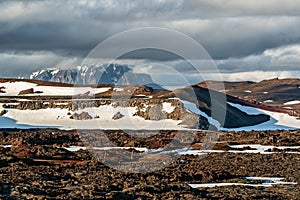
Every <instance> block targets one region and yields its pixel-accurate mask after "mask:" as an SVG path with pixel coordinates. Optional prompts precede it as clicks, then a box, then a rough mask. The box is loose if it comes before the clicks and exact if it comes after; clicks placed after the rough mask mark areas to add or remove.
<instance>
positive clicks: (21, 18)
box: [0, 0, 300, 74]
mask: <svg viewBox="0 0 300 200" xmlns="http://www.w3.org/2000/svg"><path fill="white" fill-rule="evenodd" d="M147 26H156V27H168V28H171V29H174V30H177V31H180V32H182V33H185V34H187V35H188V36H190V37H192V38H193V39H195V40H196V41H197V42H199V43H200V44H201V45H203V47H204V48H205V49H206V50H207V51H208V53H209V54H210V55H211V56H212V58H213V59H216V60H222V62H221V61H220V63H219V67H220V68H221V70H223V71H227V72H230V71H243V70H246V69H251V68H258V66H259V67H262V66H264V69H266V70H268V68H272V69H273V68H275V69H283V68H288V69H296V68H297V65H296V64H295V62H296V61H297V59H296V57H297V56H289V55H293V53H292V52H286V54H287V56H285V58H286V59H285V60H284V61H283V60H281V61H278V59H277V60H276V59H275V60H274V59H273V60H269V59H270V58H269V57H266V56H265V55H263V52H265V51H266V50H267V49H274V48H280V47H282V46H286V45H293V44H298V43H300V28H299V27H300V2H299V1H294V0H286V1H284V2H282V1H279V0H264V1H240V0H232V1H228V0H218V1H212V0H200V1H195V0H177V1H168V0H153V1H148V0H137V1H133V0H98V1H97V0H87V1H85V0H80V1H79V0H66V1H58V0H46V1H38V0H28V1H11V0H2V1H1V2H0V44H1V45H0V68H1V69H5V70H6V71H5V70H4V71H3V73H4V74H14V73H15V72H13V70H14V71H18V72H22V73H25V71H29V69H30V70H31V69H33V68H34V69H36V68H37V67H30V66H39V65H44V66H47V67H48V66H54V65H57V64H59V63H61V62H65V61H66V60H67V63H69V62H68V61H69V60H73V59H74V58H76V59H77V60H80V59H82V58H84V57H85V56H86V55H87V54H88V53H89V52H90V51H91V50H92V49H93V48H94V47H95V46H96V45H97V44H98V43H99V42H101V41H103V40H105V39H106V38H108V37H109V36H111V35H113V34H116V33H119V32H121V31H124V30H128V29H131V28H139V27H147ZM168 39H169V38H168V37H166V38H160V40H162V41H164V40H168ZM137 40H143V36H139V37H137ZM174 42H176V43H178V42H180V41H174ZM118 45H130V44H126V42H125V43H124V44H116V45H115V46H112V47H111V48H110V49H107V52H113V51H114V49H115V48H118ZM8 51H9V52H13V53H11V54H14V55H17V56H15V57H14V59H15V60H13V59H8V58H7V57H6V58H4V57H1V55H4V54H5V53H6V52H8ZM186 51H189V50H188V49H187V50H186ZM35 52H49V53H50V54H52V55H53V56H52V57H49V56H45V55H44V60H37V59H36V57H34V56H33V57H30V56H28V57H26V56H25V57H26V59H25V57H24V56H20V55H30V54H34V53H35ZM253 55H254V56H253ZM255 55H256V56H255ZM260 55H261V56H260ZM122 58H126V59H150V60H158V61H164V62H165V61H167V60H176V59H178V56H176V55H173V54H172V52H170V53H166V52H164V53H161V52H159V51H151V50H144V51H136V52H131V53H128V54H127V55H124V56H123V57H122ZM194 59H197V57H195V58H194ZM77 62H78V61H77ZM218 62H219V61H218ZM270 63H271V64H270ZM7 66H10V67H9V68H8V67H7ZM241 66H243V69H241ZM175 67H177V68H178V70H186V71H187V72H188V71H190V70H191V71H192V69H191V68H190V67H189V66H188V65H176V66H175ZM12 69H13V70H12ZM15 69H18V70H15Z"/></svg>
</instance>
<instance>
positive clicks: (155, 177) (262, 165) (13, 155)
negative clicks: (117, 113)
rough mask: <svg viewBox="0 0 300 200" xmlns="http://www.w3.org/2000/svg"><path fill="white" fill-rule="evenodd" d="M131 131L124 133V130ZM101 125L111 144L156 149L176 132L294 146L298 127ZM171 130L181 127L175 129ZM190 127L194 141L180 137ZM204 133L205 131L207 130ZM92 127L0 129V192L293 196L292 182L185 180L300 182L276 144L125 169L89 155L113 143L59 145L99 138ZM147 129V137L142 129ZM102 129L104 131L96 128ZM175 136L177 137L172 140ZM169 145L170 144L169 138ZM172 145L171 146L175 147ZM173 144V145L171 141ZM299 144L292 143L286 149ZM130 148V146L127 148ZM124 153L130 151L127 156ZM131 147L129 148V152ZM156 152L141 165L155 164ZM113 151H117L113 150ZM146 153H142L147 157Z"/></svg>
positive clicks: (221, 144)
mask: <svg viewBox="0 0 300 200" xmlns="http://www.w3.org/2000/svg"><path fill="white" fill-rule="evenodd" d="M129 133H130V134H129ZM139 134H140V135H141V134H142V135H143V137H135V136H134V133H132V132H129V131H128V132H127V133H124V131H105V132H104V135H105V136H106V137H107V138H109V139H110V141H112V142H113V143H114V144H115V145H117V146H126V147H147V148H151V149H158V148H161V147H163V146H164V145H166V144H167V143H170V142H171V141H174V138H175V140H178V141H181V142H182V145H183V146H180V147H193V148H194V149H197V148H200V149H201V148H203V145H206V144H208V143H209V144H210V143H212V142H214V141H212V140H207V138H216V136H218V138H219V140H218V143H217V144H216V145H215V146H214V149H215V150H224V151H227V150H230V149H231V148H230V147H229V146H228V145H231V144H263V145H276V146H277V145H278V146H283V145H284V146H300V144H299V143H300V131H299V130H298V131H265V132H222V133H220V134H218V135H216V134H214V133H207V132H193V133H187V132H181V133H178V132H177V131H161V132H159V133H155V132H151V131H144V132H140V133H139ZM178 134H181V135H180V137H176V136H178ZM190 134H192V135H193V137H194V141H193V143H192V144H191V143H188V142H187V141H186V140H185V138H186V137H187V135H188V136H190ZM208 135H209V136H210V137H207V136H208ZM96 136H97V134H96V132H95V131H61V130H56V129H40V130H15V129H12V130H8V129H7V130H0V145H12V146H10V147H0V154H1V156H0V198H1V199H212V198H215V199H228V198H234V199H300V197H299V194H300V186H299V184H288V185H273V186H270V187H257V186H255V187H253V186H241V185H238V186H226V187H213V188H192V187H190V186H189V185H188V184H191V183H193V184H195V183H198V184H201V183H237V182H238V183H247V184H258V183H262V181H247V180H246V179H245V178H244V177H249V176H251V177H282V178H284V180H282V181H284V182H294V183H299V182H300V178H299V177H300V154H297V153H294V154H291V153H289V152H288V151H284V150H282V151H278V152H276V153H273V154H249V153H229V152H225V153H209V154H206V155H205V156H199V155H182V156H181V157H180V158H178V159H176V160H175V161H174V162H172V163H170V164H169V165H166V166H165V167H164V168H161V169H158V170H156V171H152V172H149V173H128V172H122V171H119V170H116V169H113V168H110V167H108V166H106V165H105V164H104V163H103V160H101V159H96V157H95V155H99V156H100V157H101V158H102V156H104V155H105V156H107V159H111V157H109V155H112V154H114V153H116V152H115V150H113V149H111V150H105V151H104V150H98V151H96V150H79V151H75V152H71V151H68V150H66V149H64V148H61V147H68V146H71V145H76V146H83V145H86V144H87V141H88V144H89V145H91V146H94V145H97V144H98V145H99V144H101V142H100V141H101V139H99V137H97V138H95V137H96ZM147 136H148V137H147ZM103 137H104V136H103ZM176 144H178V143H176ZM175 146H176V145H175ZM175 146H173V147H172V148H175ZM177 147H178V146H177ZM170 148H171V147H170ZM293 151H296V152H297V151H299V149H296V150H293ZM132 152H134V153H135V154H133V153H132ZM128 155H129V156H128V157H126V158H124V159H123V160H122V161H123V167H124V168H126V167H129V168H130V167H132V162H134V163H136V164H139V163H142V162H144V161H145V160H143V156H144V154H143V153H142V152H138V151H137V150H133V149H129V150H128ZM130 155H131V156H130ZM132 155H134V156H132ZM157 156H158V154H155V157H156V159H153V160H152V161H153V163H150V164H149V165H148V167H149V166H150V167H152V166H154V165H155V164H158V163H157V162H159V161H158V157H159V156H158V157H157ZM114 158H115V159H116V157H114ZM148 161H149V160H148Z"/></svg>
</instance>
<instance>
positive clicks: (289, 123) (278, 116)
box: [222, 102, 300, 131]
mask: <svg viewBox="0 0 300 200" xmlns="http://www.w3.org/2000/svg"><path fill="white" fill-rule="evenodd" d="M228 104H229V105H231V106H233V107H236V108H238V109H240V110H241V111H243V112H245V113H247V114H250V115H256V114H265V115H269V116H270V117H271V119H270V120H269V121H267V122H265V123H262V124H258V125H255V126H247V127H241V128H233V129H225V128H223V129H222V130H224V131H251V130H257V131H262V130H294V129H299V128H300V120H299V119H297V118H296V117H293V116H290V115H288V114H285V113H279V112H271V111H267V110H262V109H258V108H254V107H250V106H243V105H240V104H235V103H230V102H229V103H228Z"/></svg>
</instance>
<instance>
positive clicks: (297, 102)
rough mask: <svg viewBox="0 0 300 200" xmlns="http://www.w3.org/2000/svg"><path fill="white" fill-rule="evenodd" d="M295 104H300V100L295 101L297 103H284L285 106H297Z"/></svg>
mask: <svg viewBox="0 0 300 200" xmlns="http://www.w3.org/2000/svg"><path fill="white" fill-rule="evenodd" d="M295 104H300V101H299V100H295V101H289V102H286V103H284V104H283V105H286V106H288V105H295Z"/></svg>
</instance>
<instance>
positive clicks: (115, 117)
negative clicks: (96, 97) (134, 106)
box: [112, 112, 124, 120]
mask: <svg viewBox="0 0 300 200" xmlns="http://www.w3.org/2000/svg"><path fill="white" fill-rule="evenodd" d="M122 117H124V115H122V114H121V113H120V112H117V113H116V114H115V115H114V116H113V117H112V119H113V120H117V119H121V118H122Z"/></svg>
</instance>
